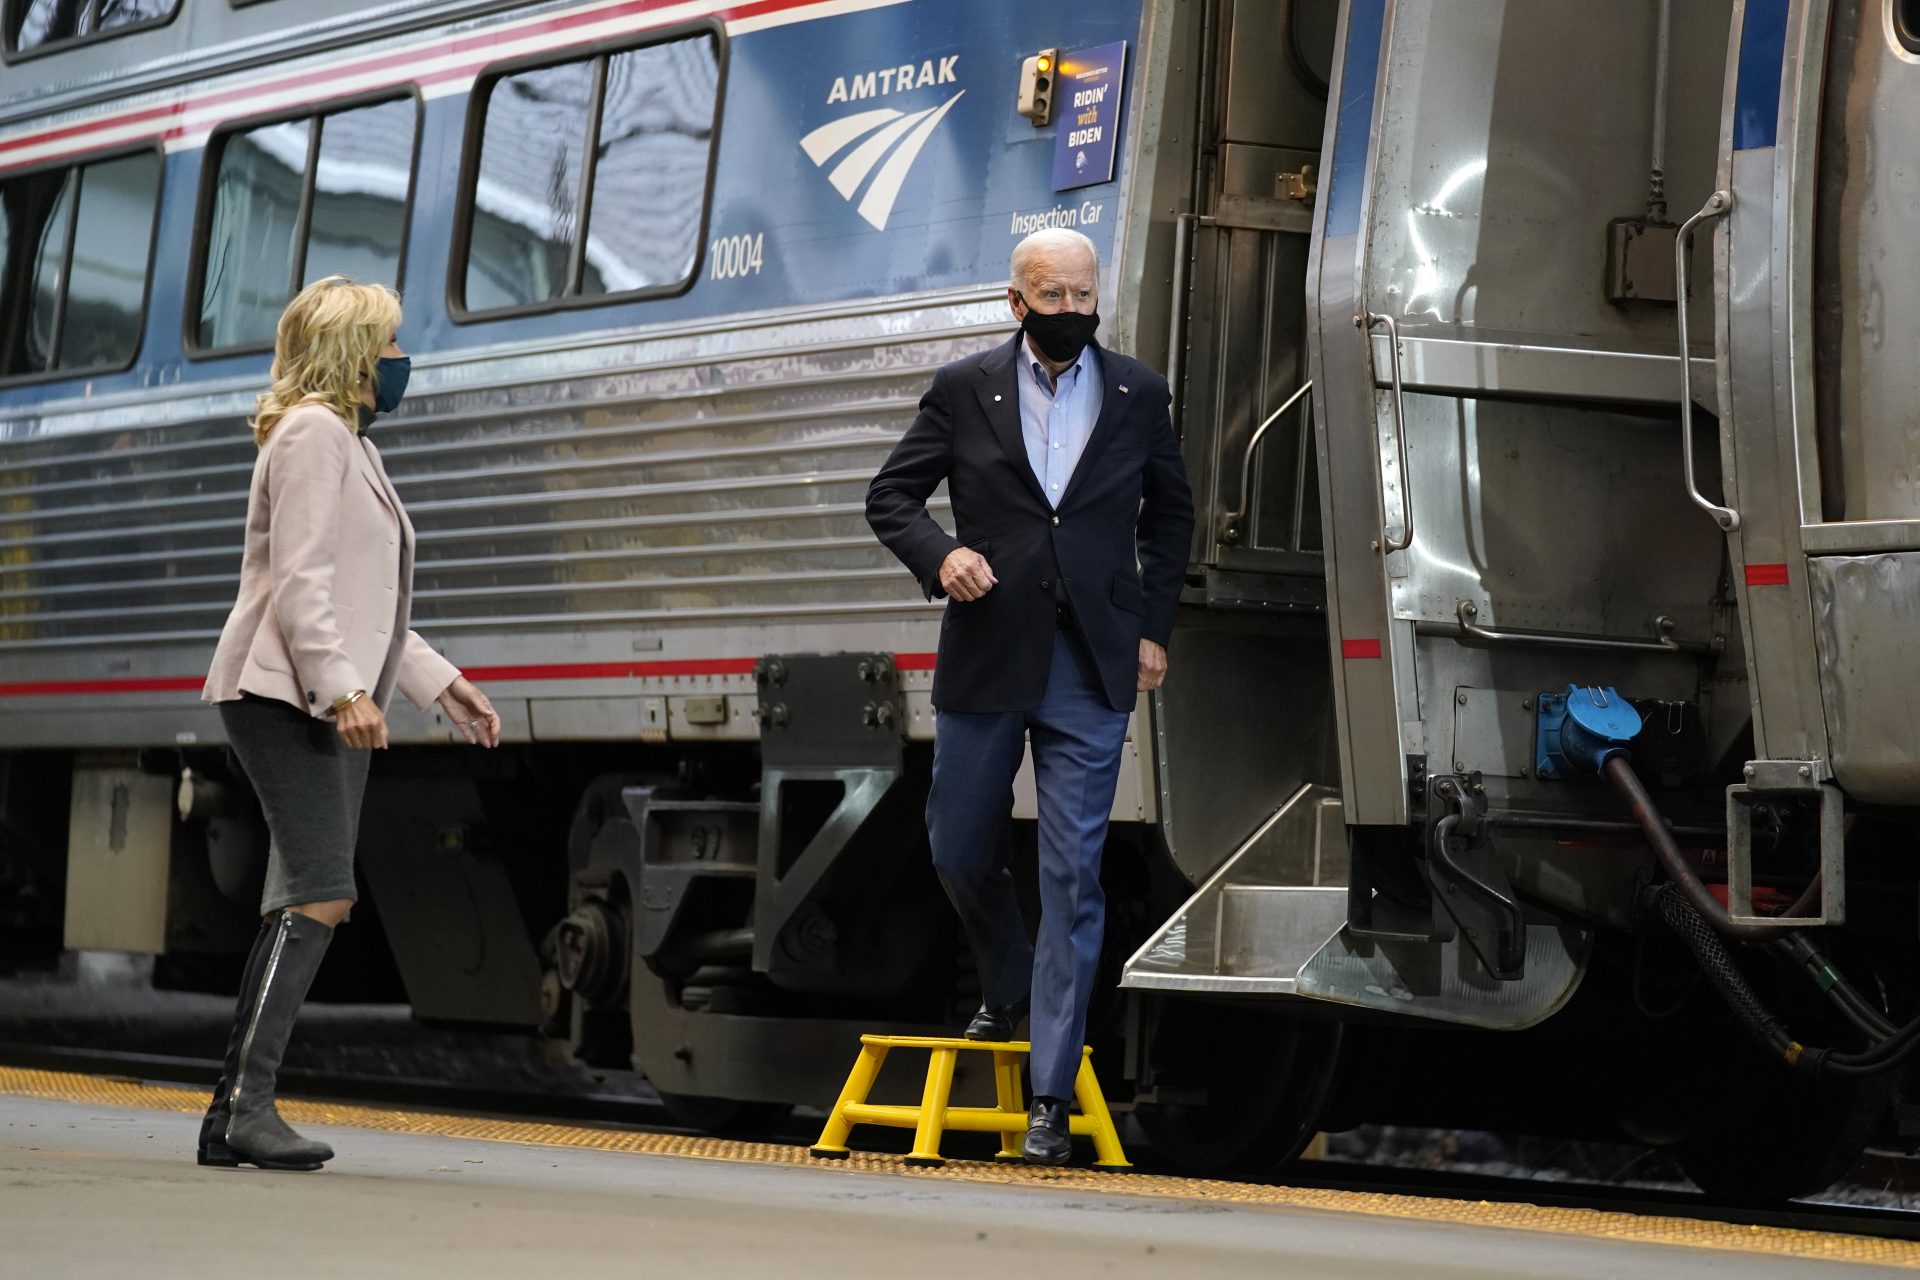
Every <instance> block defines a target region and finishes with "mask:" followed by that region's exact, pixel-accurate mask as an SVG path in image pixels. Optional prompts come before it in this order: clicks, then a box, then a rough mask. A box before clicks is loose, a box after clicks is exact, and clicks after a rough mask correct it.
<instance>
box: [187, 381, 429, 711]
mask: <svg viewBox="0 0 1920 1280" xmlns="http://www.w3.org/2000/svg"><path fill="white" fill-rule="evenodd" d="M412 606H413V525H412V524H411V523H410V522H409V521H408V520H407V513H406V511H405V510H404V509H402V507H401V506H400V498H399V495H398V494H396V493H395V492H394V490H393V484H392V482H391V481H389V480H388V479H387V472H386V468H385V467H383V466H382V465H381V464H380V453H379V451H378V450H377V449H375V448H374V447H373V445H372V444H371V443H369V442H368V441H367V440H366V438H365V437H363V436H361V435H359V434H357V433H356V432H354V431H352V430H351V429H349V428H348V427H347V425H346V423H345V422H343V421H341V419H340V416H339V415H338V414H336V413H335V412H334V411H333V410H331V409H329V408H327V407H326V406H325V405H318V404H303V405H299V406H297V407H296V408H293V409H290V410H288V412H287V414H286V416H285V417H283V418H281V419H280V421H279V422H278V423H277V424H275V426H274V428H273V431H272V433H271V434H269V435H268V436H267V442H266V444H265V445H264V446H262V448H261V450H260V455H259V457H258V458H256V459H255V461H254V464H253V488H252V490H251V491H250V492H249V493H248V495H247V544H246V553H245V556H244V557H243V559H242V560H241V562H240V598H239V600H237V601H236V602H235V603H234V606H233V612H232V614H230V615H229V616H228V618H227V625H226V627H225V629H224V630H222V631H221V633H220V645H219V647H218V648H217V649H215V650H214V654H213V667H212V670H210V671H209V672H208V674H207V684H206V688H205V689H204V690H202V692H201V694H200V697H201V700H202V701H205V702H231V701H233V700H234V699H237V698H238V697H239V696H240V695H241V694H243V693H252V694H258V695H259V696H261V697H265V698H278V699H279V700H280V701H282V702H288V703H292V704H293V705H294V706H296V707H301V708H304V709H305V710H306V711H307V712H308V713H309V714H311V715H314V716H316V717H319V718H322V719H327V718H331V717H332V715H333V700H334V699H335V698H339V697H342V696H344V695H346V694H348V693H351V692H353V690H355V689H365V690H366V691H367V692H368V694H370V695H371V696H372V697H373V699H374V701H375V702H376V703H377V704H378V705H379V706H380V708H381V710H383V711H384V710H385V709H386V707H387V704H388V702H390V701H391V700H392V698H393V691H394V689H396V688H398V689H399V690H400V692H401V693H404V694H405V695H406V696H407V700H408V701H409V702H411V703H413V705H414V706H416V707H420V708H422V709H425V708H426V707H428V706H431V705H432V704H433V701H434V699H436V698H438V697H439V696H440V694H441V693H442V692H444V691H445V689H446V687H447V686H448V685H450V684H452V683H453V680H454V677H456V676H458V675H459V674H460V671H459V669H458V668H457V667H455V666H454V665H453V664H452V663H451V662H448V661H447V660H446V659H445V658H443V657H441V656H440V655H439V654H438V653H435V652H434V651H433V649H432V648H431V647H430V646H429V645H428V644H427V642H426V641H425V640H422V639H421V638H420V636H419V634H418V633H416V632H413V631H409V630H408V629H407V624H408V621H409V619H410V617H411V614H412Z"/></svg>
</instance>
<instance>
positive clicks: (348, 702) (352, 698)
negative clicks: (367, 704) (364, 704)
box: [333, 689, 367, 711]
mask: <svg viewBox="0 0 1920 1280" xmlns="http://www.w3.org/2000/svg"><path fill="white" fill-rule="evenodd" d="M366 696H367V691H366V690H365V689H355V690H354V691H353V692H352V693H349V694H347V695H346V696H345V697H340V698H335V699H334V700H333V709H334V710H335V711H345V710H346V709H347V708H348V707H350V706H352V705H353V704H354V703H356V702H358V701H360V699H362V698H364V697H366Z"/></svg>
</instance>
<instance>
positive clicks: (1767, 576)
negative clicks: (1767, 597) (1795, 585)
mask: <svg viewBox="0 0 1920 1280" xmlns="http://www.w3.org/2000/svg"><path fill="white" fill-rule="evenodd" d="M1747 585H1748V586H1750V587H1784V586H1786V585H1787V566H1785V565H1783V564H1750V565H1748V566H1747Z"/></svg>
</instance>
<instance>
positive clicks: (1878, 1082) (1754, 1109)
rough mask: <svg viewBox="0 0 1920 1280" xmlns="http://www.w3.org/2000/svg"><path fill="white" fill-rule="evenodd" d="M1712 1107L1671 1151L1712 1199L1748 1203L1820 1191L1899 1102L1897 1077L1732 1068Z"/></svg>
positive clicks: (1717, 1085) (1854, 1157) (1721, 1080)
mask: <svg viewBox="0 0 1920 1280" xmlns="http://www.w3.org/2000/svg"><path fill="white" fill-rule="evenodd" d="M1714 1085H1715V1090H1716V1093H1715V1096H1714V1097H1713V1099H1712V1101H1711V1102H1710V1103H1709V1105H1710V1106H1711V1107H1712V1108H1713V1110H1712V1111H1711V1112H1710V1113H1709V1114H1708V1115H1707V1116H1705V1117H1704V1118H1703V1119H1702V1120H1700V1121H1699V1122H1698V1123H1697V1124H1696V1125H1695V1126H1694V1128H1693V1130H1692V1132H1691V1133H1689V1134H1688V1135H1687V1136H1686V1137H1685V1138H1683V1139H1682V1140H1681V1141H1680V1142H1679V1143H1677V1144H1676V1145H1675V1146H1674V1147H1673V1148H1672V1149H1671V1154H1672V1155H1673V1158H1674V1160H1675V1161H1676V1162H1677V1163H1678V1164H1679V1165H1680V1167H1681V1169H1683V1170H1685V1172H1686V1175H1687V1176H1688V1177H1689V1178H1692V1179H1693V1180H1694V1182H1695V1183H1696V1184H1698V1185H1699V1187H1700V1189H1701V1190H1702V1191H1704V1192H1706V1193H1707V1194H1708V1195H1710V1196H1714V1197H1716V1198H1718V1199H1722V1200H1731V1201H1735V1202H1738V1203H1743V1204H1761V1203H1771V1202H1776V1201H1780V1200H1792V1199H1796V1198H1798V1197H1800V1196H1808V1195H1813V1194H1814V1193H1816V1192H1819V1191H1824V1190H1825V1189H1826V1188H1828V1187H1830V1186H1832V1185H1833V1183H1834V1181H1835V1180H1836V1179H1838V1178H1839V1177H1840V1175H1842V1174H1843V1173H1845V1172H1846V1171H1847V1169H1848V1167H1849V1166H1851V1165H1852V1164H1853V1162H1854V1161H1855V1160H1858V1159H1859V1158H1860V1153H1861V1151H1862V1150H1864V1149H1865V1147H1866V1145H1867V1141H1868V1139H1870V1138H1872V1137H1873V1133H1874V1130H1875V1128H1876V1127H1877V1126H1878V1125H1879V1123H1880V1119H1881V1117H1882V1116H1884V1115H1885V1114H1886V1110H1887V1107H1888V1105H1889V1103H1890V1102H1891V1101H1892V1097H1893V1088H1894V1074H1893V1073H1888V1074H1887V1075H1885V1076H1881V1077H1878V1078H1876V1079H1872V1080H1867V1081H1865V1082H1863V1083H1861V1084H1858V1085H1840V1086H1824V1087H1823V1086H1820V1085H1818V1084H1815V1083H1814V1082H1813V1081H1810V1080H1806V1079H1803V1078H1801V1077H1799V1076H1789V1075H1787V1074H1786V1073H1785V1072H1784V1071H1779V1070H1768V1069H1765V1068H1761V1069H1758V1070H1752V1069H1750V1070H1745V1071H1740V1072H1732V1071H1729V1072H1727V1073H1725V1074H1724V1075H1721V1076H1720V1077H1719V1078H1718V1079H1716V1080H1715V1082H1714Z"/></svg>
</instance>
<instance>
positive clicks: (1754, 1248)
mask: <svg viewBox="0 0 1920 1280" xmlns="http://www.w3.org/2000/svg"><path fill="white" fill-rule="evenodd" d="M0 1095H4V1096H20V1097H30V1098H46V1099H49V1100H52V1101H58V1102H79V1103H88V1104H93V1105H99V1106H114V1107H137V1108H142V1109H145V1110H149V1111H177V1112H188V1113H198V1112H200V1111H202V1110H203V1109H205V1107H206V1105H207V1095H206V1093H205V1092H203V1091H201V1090H197V1089H183V1088H179V1087H177V1086H171V1085H155V1084H143V1083H140V1082H137V1081H133V1080H125V1079H117V1078H112V1077H104V1076H88V1075H79V1074H74V1073H69V1072H61V1071H29V1070H25V1069H21V1068H13V1067H0ZM280 1111H281V1114H282V1115H284V1116H285V1117H286V1118H287V1119H288V1120H289V1121H291V1122H293V1123H295V1124H336V1125H346V1126H349V1127H352V1128H358V1129H373V1130H378V1131H380V1132H384V1133H412V1134H425V1135H433V1136H437V1137H444V1138H470V1139H479V1140H482V1141H489V1142H517V1143H523V1144H531V1145H535V1146H550V1147H587V1148H591V1149H593V1150H596V1151H622V1152H630V1153H634V1154H639V1155H653V1156H691V1157H694V1158H696V1159H704V1160H726V1161H733V1162H736V1163H747V1164H782V1165H809V1166H811V1167H813V1168H816V1169H821V1170H823V1171H842V1172H844V1171H848V1170H851V1171H853V1172H857V1173H867V1174H892V1175H896V1176H905V1177H910V1178H946V1179H957V1180H960V1181H965V1182H987V1183H999V1184H1002V1185H1041V1186H1047V1187H1053V1188H1057V1189H1060V1190H1068V1191H1082V1192H1099V1193H1103V1194H1110V1195H1142V1196H1166V1197H1174V1198H1179V1199H1185V1200H1202V1201H1214V1202H1221V1203H1230V1204H1245V1205H1261V1206H1267V1207H1272V1208H1283V1209H1311V1210H1318V1211H1322V1212H1330V1213H1351V1214H1362V1215H1373V1216H1379V1217H1389V1218H1399V1219H1403V1220H1412V1221H1420V1222H1440V1223H1451V1224H1454V1225H1457V1226H1470V1227H1495V1228H1504V1229H1508V1230H1518V1231H1541V1232H1547V1233H1549V1234H1553V1235H1568V1236H1580V1237H1584V1238H1587V1239H1600V1240H1622V1241H1630V1242H1633V1243H1637V1244H1658V1245H1674V1246H1679V1247H1684V1248H1696V1249H1718V1250H1721V1251H1725V1252H1735V1253H1763V1254H1768V1255H1771V1256H1774V1257H1783V1258H1810V1259H1819V1260H1821V1261H1826V1262H1858V1263H1869V1264H1873V1265H1876V1266H1897V1267H1908V1268H1912V1269H1915V1270H1920V1244H1916V1243H1909V1242H1907V1241H1902V1240H1884V1239H1878V1238H1875V1237H1871V1236H1852V1235H1829V1234H1826V1233H1823V1232H1818V1231H1798V1230H1789V1229H1787V1228H1781V1227H1749V1226H1740V1225H1737V1224H1733V1223H1726V1222H1703V1221H1700V1220H1698V1219H1694V1218H1664V1217H1649V1216H1641V1215H1637V1214H1630V1213H1614V1212H1608V1211H1605V1210H1599V1209H1563V1208H1551V1207H1543V1206H1539V1205H1529V1204H1509V1203H1499V1202H1495V1201H1488V1200H1441V1199H1431V1198H1428V1197H1424V1196H1405V1195H1388V1194H1384V1193H1381V1192H1373V1191H1332V1190H1325V1189H1321V1188H1317V1187H1283V1186H1265V1185H1259V1184H1252V1183H1242V1182H1222V1181H1216V1180H1212V1179H1205V1178H1176V1177H1167V1176H1163V1175H1158V1174H1141V1173H1122V1174H1113V1173H1099V1172H1095V1171H1092V1170H1087V1169H1038V1168H1028V1167H1025V1166H1019V1165H1012V1166H1009V1165H999V1164H990V1163H985V1162H977V1161H968V1160H952V1161H949V1162H948V1163H947V1164H946V1166H945V1167H943V1168H939V1169H916V1168H911V1167H909V1166H908V1165H907V1164H906V1163H905V1162H904V1160H903V1159H902V1157H900V1156H895V1155H878V1154H873V1153H867V1152H858V1151H856V1152H854V1153H853V1155H852V1156H851V1157H850V1158H849V1159H846V1160H816V1159H814V1158H812V1157H811V1156H809V1155H808V1154H807V1150H806V1148H805V1147H797V1146H785V1145H781V1144H775V1143H763V1142H733V1141H729V1140H726V1139H723V1138H694V1137H686V1136H683V1135H679V1134H668V1133H644V1132H638V1131H635V1130H630V1129H602V1128H593V1127H589V1126H585V1125H568V1124H545V1123H540V1122H535V1121H526V1120H489V1119H486V1118H484V1117H478V1116H458V1115H439V1114H435V1113H431V1112H425V1111H399V1110H393V1109H390V1108H385V1107H367V1106H356V1105H351V1104H346V1103H326V1102H304V1101H300V1100H297V1099H291V1098H283V1099H282V1100H281V1102H280Z"/></svg>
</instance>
